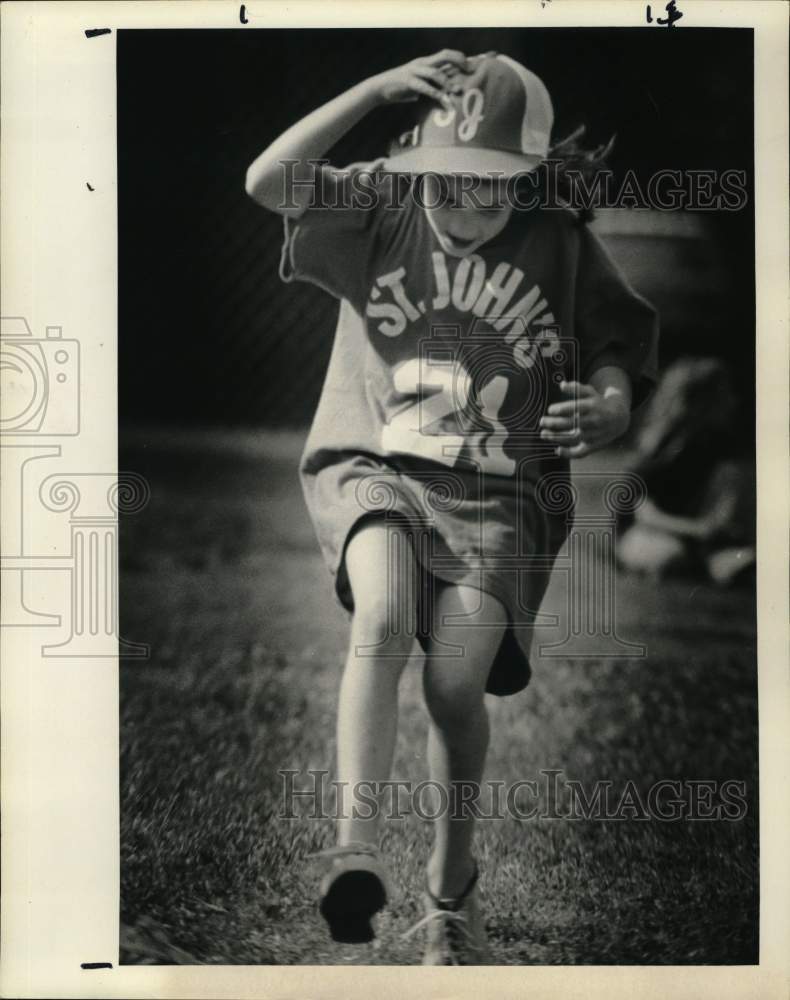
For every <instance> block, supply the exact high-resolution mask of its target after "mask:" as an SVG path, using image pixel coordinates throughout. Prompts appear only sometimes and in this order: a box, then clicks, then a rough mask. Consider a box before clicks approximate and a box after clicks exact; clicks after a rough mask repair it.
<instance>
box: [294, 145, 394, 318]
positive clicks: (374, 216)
mask: <svg viewBox="0 0 790 1000" xmlns="http://www.w3.org/2000/svg"><path fill="white" fill-rule="evenodd" d="M378 164H379V161H376V162H374V163H364V164H362V163H359V164H352V165H351V166H349V167H346V168H344V169H343V170H336V169H333V168H329V169H326V168H325V170H324V174H325V177H326V178H327V179H328V182H329V183H326V184H324V186H323V195H324V199H325V204H323V205H321V204H316V205H313V206H310V207H309V208H307V209H306V211H305V212H304V213H303V214H302V215H301V216H300V217H299V218H298V219H295V220H294V219H289V218H286V219H285V220H284V223H285V234H284V239H283V248H282V256H281V259H280V277H281V278H282V280H283V281H286V282H288V281H293V280H294V279H296V280H299V281H309V282H311V283H312V284H315V285H318V286H319V287H320V288H323V289H324V290H325V291H327V292H329V293H330V295H334V296H335V297H336V298H338V299H348V300H349V301H350V302H351V304H352V305H354V306H355V307H356V308H357V309H359V308H360V307H361V304H362V303H364V301H365V298H366V296H367V275H368V269H369V266H370V262H371V260H372V259H374V257H375V250H376V245H377V240H378V238H379V230H380V226H381V217H382V198H381V191H380V190H379V183H378V182H377V175H376V168H377V166H378Z"/></svg>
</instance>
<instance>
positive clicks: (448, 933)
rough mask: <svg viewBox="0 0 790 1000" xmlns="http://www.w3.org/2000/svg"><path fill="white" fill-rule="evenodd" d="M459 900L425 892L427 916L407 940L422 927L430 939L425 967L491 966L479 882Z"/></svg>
mask: <svg viewBox="0 0 790 1000" xmlns="http://www.w3.org/2000/svg"><path fill="white" fill-rule="evenodd" d="M478 876H479V871H478V870H477V868H475V873H474V875H473V876H472V878H471V879H470V880H469V885H468V886H467V887H466V889H464V891H463V893H462V894H461V895H460V896H458V897H456V898H442V899H440V898H438V897H437V896H434V894H433V893H432V892H431V891H430V889H428V888H426V891H425V892H424V893H423V897H422V899H423V905H424V907H425V916H424V917H422V919H420V920H418V921H417V923H416V924H414V926H413V927H410V928H409V930H408V931H406V933H405V934H403V935H402V936H403V938H409V937H411V936H412V934H415V933H416V932H417V931H418V930H420V929H421V928H422V927H425V928H426V931H427V936H426V942H425V951H424V953H423V958H422V964H423V965H490V964H491V955H490V952H489V950H488V940H487V938H486V930H485V923H484V921H483V915H482V912H481V907H480V899H479V895H478V888H477V879H478Z"/></svg>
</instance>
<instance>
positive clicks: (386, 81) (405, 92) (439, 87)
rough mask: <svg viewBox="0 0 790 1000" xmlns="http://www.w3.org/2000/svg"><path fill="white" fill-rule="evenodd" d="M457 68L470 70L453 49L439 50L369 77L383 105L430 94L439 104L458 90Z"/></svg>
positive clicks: (445, 101)
mask: <svg viewBox="0 0 790 1000" xmlns="http://www.w3.org/2000/svg"><path fill="white" fill-rule="evenodd" d="M457 70H461V72H463V73H468V72H471V66H469V65H468V63H467V59H466V56H465V55H464V54H463V52H457V51H455V49H442V50H441V52H437V53H435V55H432V56H420V58H418V59H412V61H411V62H408V63H406V64H405V65H403V66H396V67H395V69H389V70H387V71H386V72H384V73H379V74H378V75H377V76H374V77H372V78H371V81H370V82H371V83H372V84H373V86H374V87H375V90H376V95H377V97H378V98H379V100H380V101H382V102H383V103H385V104H394V103H399V102H403V101H416V100H417V99H418V98H420V97H432V98H433V99H434V100H435V101H439V102H440V103H441V104H447V103H448V102H449V100H450V98H449V96H448V94H449V93H450V92H453V91H456V90H460V88H459V87H458V85H457V84H454V83H453V77H454V75H455V73H456V71H457Z"/></svg>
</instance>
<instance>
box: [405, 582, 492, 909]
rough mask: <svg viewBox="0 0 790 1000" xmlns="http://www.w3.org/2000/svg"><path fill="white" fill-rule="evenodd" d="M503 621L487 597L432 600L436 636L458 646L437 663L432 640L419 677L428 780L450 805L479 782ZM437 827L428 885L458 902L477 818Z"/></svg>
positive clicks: (457, 593) (461, 592)
mask: <svg viewBox="0 0 790 1000" xmlns="http://www.w3.org/2000/svg"><path fill="white" fill-rule="evenodd" d="M449 615H465V616H466V617H464V619H463V621H458V622H452V621H443V619H444V618H446V616H449ZM506 623H507V614H506V612H505V609H504V608H503V606H502V604H501V603H500V602H499V601H498V600H496V598H494V597H492V596H491V595H490V594H487V593H484V592H482V591H478V590H475V589H473V588H470V587H452V586H448V587H444V588H442V590H441V591H440V593H439V594H438V595H437V600H436V603H435V606H434V620H433V636H435V637H436V639H437V640H439V641H440V642H442V643H445V644H447V643H452V644H453V645H455V646H459V647H462V649H463V652H459V654H458V655H457V656H447V657H435V658H434V657H431V652H432V651H433V649H434V648H435V647H434V644H433V643H430V644H429V648H428V659H427V661H426V664H425V671H424V674H423V682H424V690H425V701H426V705H427V708H428V712H429V714H430V716H431V725H430V729H429V733H428V763H429V766H430V772H431V778H432V779H433V780H435V781H438V782H439V783H440V784H441V785H443V786H444V787H445V788H446V789H447V792H448V798H449V802H450V804H451V806H452V803H453V795H454V792H453V787H454V783H465V782H474V783H476V785H477V786H478V787H479V784H480V782H481V781H482V777H483V770H484V767H485V758H486V752H487V750H488V735H489V730H488V713H487V711H486V706H485V701H484V694H485V686H486V680H487V679H488V672H489V669H490V667H491V663H492V662H493V659H494V656H495V655H496V652H497V650H498V648H499V644H500V642H501V640H502V635H503V632H504V629H505V625H506ZM459 790H460V789H459ZM458 801H459V800H458V799H456V803H457V802H458ZM459 812H460V814H459ZM467 812H468V810H467ZM434 826H435V841H434V850H433V854H432V856H431V859H430V862H429V864H428V884H429V888H430V889H431V891H432V892H433V893H434V895H436V896H442V897H455V896H458V895H460V894H461V893H462V892H463V890H464V889H465V888H466V886H467V884H468V883H469V880H470V878H471V876H472V874H473V872H474V861H473V857H472V838H473V835H474V817H473V816H472V815H465V814H464V811H463V810H460V811H457V813H456V817H455V818H452V817H451V816H450V815H448V814H446V813H445V814H442V815H440V816H439V817H438V818H437V819H436V821H435V824H434Z"/></svg>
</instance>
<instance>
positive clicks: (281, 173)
mask: <svg viewBox="0 0 790 1000" xmlns="http://www.w3.org/2000/svg"><path fill="white" fill-rule="evenodd" d="M450 66H454V67H457V68H458V69H460V70H462V71H463V72H468V66H467V61H466V56H465V55H464V54H463V53H462V52H456V51H454V50H452V49H442V51H441V52H437V53H435V55H432V56H423V57H420V58H419V59H413V60H412V61H411V62H408V63H406V64H405V65H403V66H397V67H396V68H395V69H390V70H387V71H386V72H384V73H379V74H377V75H376V76H372V77H369V78H368V79H367V80H363V81H362V82H361V83H358V84H356V85H355V86H354V87H351V89H350V90H347V91H345V93H343V94H340V95H339V96H338V97H335V98H334V99H333V100H331V101H329V102H328V103H327V104H324V105H322V106H321V107H320V108H317V109H316V110H315V111H313V112H311V113H310V114H309V115H307V116H306V117H305V118H302V120H301V121H299V122H297V123H296V124H295V125H292V126H291V128H289V129H288V130H287V131H286V132H283V134H282V135H281V136H280V137H279V138H278V139H275V141H274V142H273V143H272V144H271V146H269V147H268V148H267V149H265V150H264V151H263V152H262V153H261V154H260V156H258V157H257V159H255V160H254V161H253V162H252V163H251V164H250V166H249V168H248V170H247V180H246V189H247V194H248V195H249V196H250V197H251V198H253V199H254V200H255V201H257V202H258V204H259V205H263V207H264V208H268V209H270V210H271V211H273V212H278V213H279V214H280V215H286V216H292V217H298V216H299V215H301V214H302V213H303V212H304V210H305V208H306V207H307V205H308V203H309V201H310V198H311V197H312V194H311V189H310V185H309V182H310V181H311V180H312V179H313V177H314V173H313V171H312V168H311V167H310V164H309V162H308V161H310V160H316V159H320V158H321V157H323V156H324V155H325V154H326V153H327V151H328V150H329V149H331V148H332V146H333V145H334V144H335V143H336V142H337V141H338V140H339V139H341V138H342V137H343V136H344V135H345V134H346V132H348V130H349V129H350V128H351V127H352V126H353V125H356V123H357V122H358V121H360V120H361V119H362V118H364V117H365V115H366V114H368V112H369V111H371V110H372V109H373V108H375V107H377V106H378V105H380V104H388V103H398V102H402V101H414V100H417V98H418V97H421V96H425V97H430V98H433V99H434V100H436V101H440V102H441V103H446V102H447V101H448V97H447V89H448V87H449V86H451V79H450V77H449V76H448V75H447V74H445V72H444V69H446V68H448V67H450ZM287 160H290V161H291V162H292V163H293V162H294V161H296V162H295V163H294V166H293V171H292V172H291V171H286V169H285V167H284V165H283V161H287ZM300 181H301V182H302V183H301V184H300V183H298V182H300ZM294 182H296V183H294ZM286 186H290V187H291V188H292V190H290V191H287V190H286Z"/></svg>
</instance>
